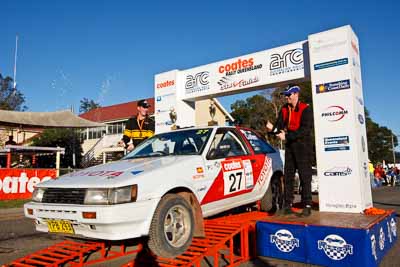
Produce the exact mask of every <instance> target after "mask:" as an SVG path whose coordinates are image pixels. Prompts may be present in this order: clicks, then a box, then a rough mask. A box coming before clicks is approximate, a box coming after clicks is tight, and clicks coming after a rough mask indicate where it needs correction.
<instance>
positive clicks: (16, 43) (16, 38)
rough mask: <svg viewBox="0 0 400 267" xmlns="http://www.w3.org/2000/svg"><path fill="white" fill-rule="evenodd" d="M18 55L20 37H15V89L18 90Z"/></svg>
mask: <svg viewBox="0 0 400 267" xmlns="http://www.w3.org/2000/svg"><path fill="white" fill-rule="evenodd" d="M17 54H18V35H16V36H15V54H14V89H15V88H17Z"/></svg>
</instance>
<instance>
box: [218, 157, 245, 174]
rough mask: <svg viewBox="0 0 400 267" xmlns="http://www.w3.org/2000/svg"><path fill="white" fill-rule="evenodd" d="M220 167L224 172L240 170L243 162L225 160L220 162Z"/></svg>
mask: <svg viewBox="0 0 400 267" xmlns="http://www.w3.org/2000/svg"><path fill="white" fill-rule="evenodd" d="M222 169H223V171H224V172H228V171H234V170H241V169H243V163H242V161H241V160H240V159H239V160H226V161H223V162H222Z"/></svg>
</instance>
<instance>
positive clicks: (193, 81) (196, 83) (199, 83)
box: [185, 71, 210, 95]
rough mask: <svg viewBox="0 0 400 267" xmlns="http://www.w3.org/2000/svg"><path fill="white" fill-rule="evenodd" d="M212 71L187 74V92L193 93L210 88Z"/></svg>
mask: <svg viewBox="0 0 400 267" xmlns="http://www.w3.org/2000/svg"><path fill="white" fill-rule="evenodd" d="M209 76H210V73H209V72H208V71H202V72H198V73H196V74H194V75H191V74H189V75H186V82H185V94H187V95H188V94H193V93H198V92H203V91H207V90H208V89H210V85H209V84H210V81H209Z"/></svg>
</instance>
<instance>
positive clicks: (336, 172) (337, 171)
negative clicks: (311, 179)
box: [324, 167, 352, 176]
mask: <svg viewBox="0 0 400 267" xmlns="http://www.w3.org/2000/svg"><path fill="white" fill-rule="evenodd" d="M351 172H352V169H350V167H333V168H331V169H329V170H327V171H325V172H324V175H325V176H348V175H350V174H351Z"/></svg>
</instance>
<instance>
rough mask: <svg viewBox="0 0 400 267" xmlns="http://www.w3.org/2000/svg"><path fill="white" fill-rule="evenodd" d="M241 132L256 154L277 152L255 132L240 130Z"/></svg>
mask: <svg viewBox="0 0 400 267" xmlns="http://www.w3.org/2000/svg"><path fill="white" fill-rule="evenodd" d="M240 131H241V132H242V134H243V135H244V136H245V137H246V139H247V141H249V143H250V145H251V147H252V148H253V150H254V153H255V154H268V153H275V152H276V150H275V149H274V148H273V147H272V146H271V145H270V144H268V143H267V142H266V141H265V140H263V139H262V138H260V137H259V136H258V135H257V134H255V133H254V132H252V131H250V130H245V129H240Z"/></svg>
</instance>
